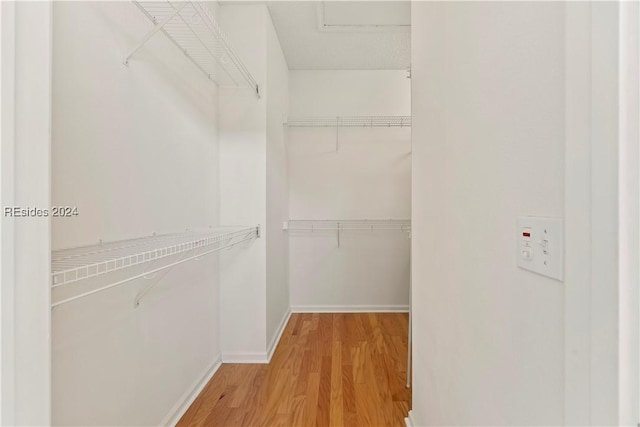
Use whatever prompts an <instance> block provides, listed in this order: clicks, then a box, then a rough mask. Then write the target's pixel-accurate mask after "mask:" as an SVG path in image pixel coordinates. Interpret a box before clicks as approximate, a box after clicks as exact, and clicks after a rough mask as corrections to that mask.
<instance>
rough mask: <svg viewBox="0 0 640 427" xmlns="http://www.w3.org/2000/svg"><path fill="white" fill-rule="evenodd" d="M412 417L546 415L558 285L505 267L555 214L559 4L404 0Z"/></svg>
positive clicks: (554, 359)
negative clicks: (524, 220) (520, 225)
mask: <svg viewBox="0 0 640 427" xmlns="http://www.w3.org/2000/svg"><path fill="white" fill-rule="evenodd" d="M412 76H413V77H412V108H413V128H412V132H413V179H412V183H413V193H412V194H413V215H412V216H413V240H412V243H413V255H414V263H413V266H414V268H413V300H412V303H413V307H414V311H413V313H414V315H413V316H414V317H413V321H414V336H413V343H414V344H413V345H414V347H413V359H414V375H413V405H412V406H413V411H412V418H413V420H414V424H415V425H420V426H423V425H560V424H562V423H563V421H564V328H563V324H564V298H563V296H564V285H563V283H561V282H558V281H556V280H552V279H548V278H545V277H542V276H539V275H536V274H533V273H530V272H527V271H524V270H520V269H518V268H517V267H516V260H515V253H514V247H515V245H514V238H515V234H514V232H515V221H516V217H517V216H519V215H540V216H551V217H562V216H563V214H564V186H563V182H564V164H565V157H564V148H565V147H564V141H563V138H564V121H563V117H564V77H565V75H564V5H562V4H559V3H558V4H554V3H544V4H541V3H444V2H437V3H435V2H433V3H432V2H425V3H420V2H418V3H414V4H413V8H412Z"/></svg>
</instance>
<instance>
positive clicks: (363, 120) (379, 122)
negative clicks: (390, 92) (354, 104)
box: [285, 116, 411, 128]
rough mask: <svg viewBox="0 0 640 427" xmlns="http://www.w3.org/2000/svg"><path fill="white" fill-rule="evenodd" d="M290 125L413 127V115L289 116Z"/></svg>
mask: <svg viewBox="0 0 640 427" xmlns="http://www.w3.org/2000/svg"><path fill="white" fill-rule="evenodd" d="M285 125H286V126H288V127H332V128H335V127H411V116H333V117H332V116H325V117H289V118H288V119H287V122H286V123H285Z"/></svg>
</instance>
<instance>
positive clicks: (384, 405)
mask: <svg viewBox="0 0 640 427" xmlns="http://www.w3.org/2000/svg"><path fill="white" fill-rule="evenodd" d="M407 320H408V318H407V315H406V314H404V313H353V314H352V313H349V314H345V313H341V314H339V313H335V314H334V313H304V314H298V313H294V314H292V315H291V318H290V319H289V323H288V324H287V325H286V326H285V329H284V332H283V334H282V338H281V340H280V343H279V344H278V347H277V348H276V350H275V351H274V354H273V357H272V359H271V363H269V364H268V365H266V364H223V365H222V366H221V367H220V368H219V370H218V372H216V374H215V375H214V376H213V378H212V379H211V380H210V381H209V383H208V384H207V385H206V386H205V388H204V389H203V391H202V393H201V394H200V396H198V398H197V399H196V400H195V401H194V402H193V404H192V405H191V407H190V408H189V409H188V410H187V411H186V412H185V414H184V416H183V417H182V419H181V420H180V422H179V423H178V426H181V427H182V426H194V427H213V426H238V427H240V426H241V427H249V426H251V427H253V426H265V427H276V426H286V427H298V426H314V427H338V426H347V427H350V426H353V427H365V426H371V427H382V426H398V427H400V426H403V425H404V417H406V416H407V413H408V411H409V409H410V405H411V389H408V388H406V386H405V382H406V370H407V369H406V365H407V357H406V356H407V336H406V334H407V330H408V329H407V327H408V322H407Z"/></svg>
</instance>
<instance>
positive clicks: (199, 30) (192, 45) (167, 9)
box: [124, 0, 260, 98]
mask: <svg viewBox="0 0 640 427" xmlns="http://www.w3.org/2000/svg"><path fill="white" fill-rule="evenodd" d="M132 1H133V3H134V4H135V5H136V6H137V7H138V8H139V9H140V10H141V11H142V13H143V14H144V15H145V16H146V17H147V18H149V20H150V21H151V22H152V23H153V24H154V27H153V28H152V29H151V30H150V31H149V32H148V33H147V34H146V35H145V37H144V38H143V39H142V40H141V42H140V43H139V44H138V45H137V46H136V47H135V48H133V49H132V50H131V51H130V52H129V53H128V54H127V56H125V58H124V64H125V65H128V64H129V60H130V59H131V57H132V56H133V55H135V54H136V53H137V52H138V51H139V50H140V49H141V48H142V47H143V46H144V45H145V44H146V43H147V42H148V41H149V39H151V38H152V37H153V36H154V35H155V34H156V33H158V32H162V33H163V34H164V35H165V36H166V37H167V38H168V39H169V40H170V41H171V42H172V43H173V44H174V45H176V46H177V47H178V48H179V49H180V50H181V51H182V52H183V53H184V55H185V56H186V57H187V58H188V59H189V60H190V61H191V62H192V63H193V64H194V65H195V66H196V67H197V68H198V69H199V70H200V71H202V72H203V73H204V74H205V75H206V76H207V78H208V79H209V80H211V81H213V82H215V83H217V84H218V85H221V86H235V87H248V88H251V90H252V91H254V92H255V94H256V96H258V98H259V97H260V87H259V86H258V83H256V81H255V79H254V78H253V76H252V75H251V73H250V72H249V70H247V67H246V66H245V65H244V64H243V63H242V61H241V60H240V58H239V57H238V55H237V54H236V53H235V51H234V50H233V48H232V47H231V44H230V43H229V41H228V39H227V37H226V36H225V34H224V33H223V32H222V30H221V29H220V26H219V25H218V23H217V22H216V20H215V18H214V17H213V15H212V14H211V12H210V11H209V9H208V8H207V6H206V5H205V3H204V2H202V1H184V2H179V1H150V2H147V1H137V0H132Z"/></svg>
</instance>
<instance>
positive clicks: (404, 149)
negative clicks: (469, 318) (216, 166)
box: [287, 70, 411, 311]
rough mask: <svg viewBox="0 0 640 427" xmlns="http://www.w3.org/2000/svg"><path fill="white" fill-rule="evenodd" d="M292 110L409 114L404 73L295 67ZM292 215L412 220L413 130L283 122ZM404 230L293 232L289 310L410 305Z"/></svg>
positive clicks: (294, 112) (301, 113)
mask: <svg viewBox="0 0 640 427" xmlns="http://www.w3.org/2000/svg"><path fill="white" fill-rule="evenodd" d="M289 91H290V113H289V114H290V116H292V117H294V116H296V117H300V116H312V117H313V116H337V115H347V116H349V115H352V116H366V115H410V114H411V105H410V99H411V98H410V80H409V79H407V73H406V71H402V70H391V71H389V70H382V71H291V72H290V85H289ZM287 138H288V141H287V144H288V150H289V217H290V219H409V218H410V216H411V214H410V212H411V182H410V177H411V175H410V174H411V135H410V131H409V129H406V128H405V129H399V128H389V129H385V128H373V129H371V128H368V129H367V128H362V129H360V128H358V129H354V128H342V129H340V131H339V149H338V151H336V130H335V129H334V128H289V129H288V130H287ZM407 237H408V236H407V235H406V234H405V233H402V232H398V231H391V232H389V231H378V232H373V233H363V232H344V233H342V241H341V247H340V248H338V247H337V241H336V236H335V233H313V234H312V233H308V232H294V231H289V243H290V251H289V254H290V256H289V275H290V281H291V283H290V286H291V305H292V307H293V309H294V311H296V310H298V311H300V310H302V311H308V310H350V309H371V310H375V309H406V307H407V305H408V301H409V293H408V290H409V287H408V286H409V267H408V262H409V240H408V238H407Z"/></svg>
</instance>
